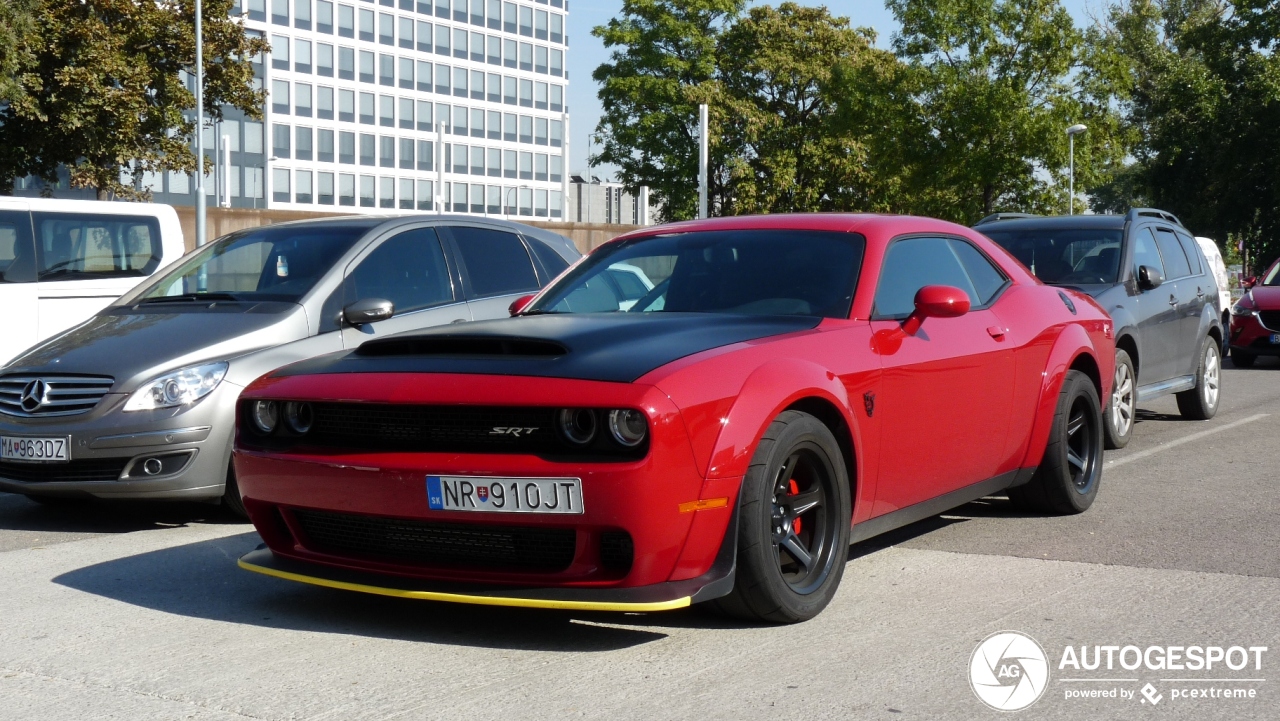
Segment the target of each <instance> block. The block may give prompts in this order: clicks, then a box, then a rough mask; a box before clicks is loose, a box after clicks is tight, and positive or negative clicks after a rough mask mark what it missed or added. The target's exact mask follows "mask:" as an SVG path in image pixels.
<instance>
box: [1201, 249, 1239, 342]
mask: <svg viewBox="0 0 1280 721" xmlns="http://www.w3.org/2000/svg"><path fill="white" fill-rule="evenodd" d="M1196 244H1197V245H1199V246H1200V250H1201V251H1202V252H1203V253H1204V258H1205V260H1207V261H1209V268H1211V269H1212V270H1213V279H1214V280H1216V281H1217V282H1218V312H1219V313H1220V314H1222V327H1223V328H1227V327H1230V325H1231V284H1230V283H1229V282H1228V281H1227V266H1226V264H1225V263H1223V262H1222V253H1221V252H1219V251H1218V244H1217V242H1215V241H1214V240H1213V238H1201V237H1199V236H1197V237H1196Z"/></svg>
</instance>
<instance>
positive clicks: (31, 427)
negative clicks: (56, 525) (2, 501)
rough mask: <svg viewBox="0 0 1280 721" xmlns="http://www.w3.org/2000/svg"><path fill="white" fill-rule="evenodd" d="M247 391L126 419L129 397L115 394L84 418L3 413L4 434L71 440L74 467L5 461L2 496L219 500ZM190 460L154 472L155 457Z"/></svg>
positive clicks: (231, 387) (0, 466)
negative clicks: (149, 463)
mask: <svg viewBox="0 0 1280 721" xmlns="http://www.w3.org/2000/svg"><path fill="white" fill-rule="evenodd" d="M241 390H242V389H241V388H240V387H239V386H236V385H235V384H232V383H229V382H227V381H225V380H224V381H223V382H222V383H220V384H219V386H218V388H216V389H215V390H214V392H213V393H211V394H210V395H209V396H206V397H205V398H203V399H201V400H200V402H198V403H196V404H195V405H193V406H191V407H188V408H182V409H166V410H159V411H134V412H130V413H124V412H123V410H122V408H123V406H124V403H125V400H126V399H127V397H128V396H127V395H125V394H109V395H107V396H106V397H105V398H103V400H102V401H101V402H100V403H99V404H98V406H97V407H96V408H94V409H93V410H92V411H90V412H88V413H85V414H83V415H78V416H61V417H54V418H17V417H13V416H7V415H0V436H17V437H25V438H44V437H68V438H70V441H71V442H70V452H69V455H70V462H69V463H66V464H61V463H48V464H31V463H22V462H16V461H0V491H5V492H9V493H21V494H24V495H38V496H64V497H76V496H79V497H96V498H111V499H171V500H199V501H203V500H215V499H218V498H221V496H222V494H223V491H224V489H225V484H226V477H227V467H228V463H229V461H230V455H231V440H232V435H233V431H234V426H235V403H236V399H237V398H239V396H240V391H241ZM180 457H186V458H187V460H186V462H185V463H184V464H181V465H180V467H178V468H177V469H176V470H174V471H172V472H171V471H169V470H163V471H162V472H160V473H157V474H153V475H152V474H147V473H146V472H145V471H143V470H142V464H143V462H144V461H146V460H147V459H149V458H159V459H165V463H169V462H170V459H176V458H180Z"/></svg>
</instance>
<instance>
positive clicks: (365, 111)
mask: <svg viewBox="0 0 1280 721" xmlns="http://www.w3.org/2000/svg"><path fill="white" fill-rule="evenodd" d="M373 105H374V97H373V93H360V123H361V124H362V125H373V124H374V118H373Z"/></svg>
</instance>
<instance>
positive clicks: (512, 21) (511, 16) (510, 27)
mask: <svg viewBox="0 0 1280 721" xmlns="http://www.w3.org/2000/svg"><path fill="white" fill-rule="evenodd" d="M516 22H517V21H516V4H515V3H513V2H504V3H502V32H504V33H514V32H515V31H516Z"/></svg>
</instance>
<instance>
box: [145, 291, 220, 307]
mask: <svg viewBox="0 0 1280 721" xmlns="http://www.w3.org/2000/svg"><path fill="white" fill-rule="evenodd" d="M215 300H233V301H238V300H240V299H239V298H237V297H235V296H234V295H231V294H230V293H183V294H182V295H162V296H158V297H156V298H144V299H142V300H140V301H138V305H144V304H148V303H203V302H206V301H215Z"/></svg>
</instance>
